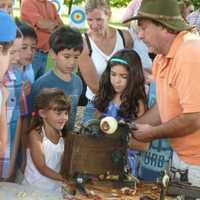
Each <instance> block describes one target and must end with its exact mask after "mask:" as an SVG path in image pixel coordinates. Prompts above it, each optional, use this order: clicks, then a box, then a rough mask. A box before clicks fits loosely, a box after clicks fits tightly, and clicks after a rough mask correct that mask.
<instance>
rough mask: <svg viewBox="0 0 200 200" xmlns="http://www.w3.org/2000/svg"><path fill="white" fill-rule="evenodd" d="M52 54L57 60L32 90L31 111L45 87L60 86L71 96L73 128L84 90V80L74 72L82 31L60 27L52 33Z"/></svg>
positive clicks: (50, 43) (71, 125)
mask: <svg viewBox="0 0 200 200" xmlns="http://www.w3.org/2000/svg"><path fill="white" fill-rule="evenodd" d="M49 45H50V54H51V57H52V58H53V59H54V60H55V65H54V67H53V69H52V70H50V71H49V72H47V73H46V74H44V75H43V76H42V77H40V78H39V79H38V80H37V81H36V82H35V83H34V84H33V87H32V90H31V95H30V98H29V99H28V104H29V111H33V108H32V106H33V103H34V100H35V96H36V95H37V94H38V92H39V91H40V90H41V89H43V88H55V87H56V88H60V89H63V91H64V92H65V94H66V95H69V96H70V98H71V111H70V114H69V123H68V129H69V130H73V128H74V123H75V117H76V111H77V105H78V101H79V97H80V95H81V92H82V82H81V79H80V78H79V76H77V75H76V74H74V73H73V70H74V68H75V67H76V66H77V64H78V61H79V56H80V54H81V52H82V50H83V40H82V36H81V33H80V32H78V31H76V30H75V29H72V28H70V27H64V26H63V27H60V28H58V29H57V30H56V31H55V32H53V33H52V35H51V37H50V41H49Z"/></svg>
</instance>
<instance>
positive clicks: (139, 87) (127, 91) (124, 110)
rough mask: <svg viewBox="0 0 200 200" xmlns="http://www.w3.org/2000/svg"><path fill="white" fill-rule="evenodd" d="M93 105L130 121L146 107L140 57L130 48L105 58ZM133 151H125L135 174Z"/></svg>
mask: <svg viewBox="0 0 200 200" xmlns="http://www.w3.org/2000/svg"><path fill="white" fill-rule="evenodd" d="M94 105H95V107H96V108H97V110H98V111H99V112H101V115H103V116H112V117H114V118H116V119H117V120H120V119H123V120H124V121H127V122H130V121H134V120H135V119H136V118H137V117H139V116H140V115H142V114H143V113H144V112H145V110H146V109H147V104H146V93H145V78H144V74H143V69H142V64H141V60H140V57H139V56H138V54H137V53H136V52H135V51H134V50H129V49H123V50H120V51H118V52H117V53H115V54H114V55H113V56H112V57H111V59H110V60H109V61H108V64H107V67H106V70H105V71H104V73H103V75H102V77H101V79H100V86H99V91H98V94H97V96H96V97H95V101H94ZM136 157H137V152H136V151H130V150H129V151H128V162H129V167H130V168H131V170H132V175H134V176H137V167H138V166H137V163H138V160H137V158H136Z"/></svg>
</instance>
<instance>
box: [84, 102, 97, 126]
mask: <svg viewBox="0 0 200 200" xmlns="http://www.w3.org/2000/svg"><path fill="white" fill-rule="evenodd" d="M95 111H96V109H95V107H94V104H93V103H92V102H91V101H89V100H88V103H87V105H86V106H85V109H84V113H83V118H82V121H81V123H85V122H87V121H88V120H90V119H94V118H95Z"/></svg>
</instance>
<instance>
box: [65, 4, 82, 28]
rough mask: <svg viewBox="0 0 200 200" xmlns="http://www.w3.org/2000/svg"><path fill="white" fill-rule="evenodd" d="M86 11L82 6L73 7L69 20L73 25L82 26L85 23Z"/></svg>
mask: <svg viewBox="0 0 200 200" xmlns="http://www.w3.org/2000/svg"><path fill="white" fill-rule="evenodd" d="M85 20H86V16H85V11H84V9H83V8H81V7H73V8H72V11H71V14H70V16H69V21H70V24H71V25H72V26H75V27H77V28H81V27H83V26H84V25H85Z"/></svg>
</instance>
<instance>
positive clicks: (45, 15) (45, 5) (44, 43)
mask: <svg viewBox="0 0 200 200" xmlns="http://www.w3.org/2000/svg"><path fill="white" fill-rule="evenodd" d="M21 19H22V20H23V21H25V22H27V23H28V24H30V25H31V26H32V27H33V28H34V30H35V31H36V34H37V38H38V43H37V48H39V49H42V50H43V51H45V52H48V51H49V37H50V34H51V33H50V32H47V31H45V30H42V29H39V28H37V27H36V24H37V22H38V20H40V19H49V20H52V21H57V22H59V24H62V20H61V19H60V17H59V15H58V14H57V11H56V8H55V6H54V4H53V3H51V2H49V1H48V0H23V1H22V5H21Z"/></svg>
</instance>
